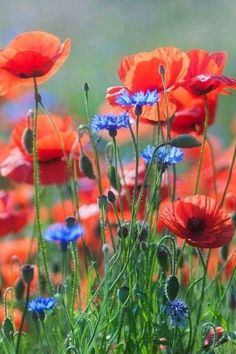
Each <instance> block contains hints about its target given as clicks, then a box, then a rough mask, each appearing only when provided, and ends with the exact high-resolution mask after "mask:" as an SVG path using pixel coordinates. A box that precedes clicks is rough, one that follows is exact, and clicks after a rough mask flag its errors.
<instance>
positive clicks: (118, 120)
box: [90, 112, 130, 133]
mask: <svg viewBox="0 0 236 354" xmlns="http://www.w3.org/2000/svg"><path fill="white" fill-rule="evenodd" d="M129 125H130V116H129V114H128V113H127V112H124V113H121V114H112V113H111V114H105V115H102V114H95V116H94V117H93V119H92V121H91V124H90V126H91V129H92V131H93V132H95V133H96V132H98V131H99V130H104V129H105V130H108V131H109V132H116V131H117V130H118V129H120V128H128V127H129Z"/></svg>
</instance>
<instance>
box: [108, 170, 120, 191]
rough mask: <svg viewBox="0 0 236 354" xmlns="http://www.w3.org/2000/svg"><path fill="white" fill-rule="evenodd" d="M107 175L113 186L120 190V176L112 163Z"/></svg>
mask: <svg viewBox="0 0 236 354" xmlns="http://www.w3.org/2000/svg"><path fill="white" fill-rule="evenodd" d="M107 176H108V179H109V181H110V184H111V186H112V187H113V188H114V189H115V190H117V191H119V190H120V181H119V179H118V176H117V175H116V170H115V167H114V166H112V165H110V166H109V167H108V170H107Z"/></svg>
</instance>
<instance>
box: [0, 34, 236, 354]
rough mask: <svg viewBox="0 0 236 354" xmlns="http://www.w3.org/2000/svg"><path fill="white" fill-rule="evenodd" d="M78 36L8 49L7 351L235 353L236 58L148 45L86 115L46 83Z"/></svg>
mask: <svg viewBox="0 0 236 354" xmlns="http://www.w3.org/2000/svg"><path fill="white" fill-rule="evenodd" d="M0 36H1V35H0ZM73 45H75V43H74V42H73V43H72V42H71V40H70V39H69V38H67V39H65V38H61V36H58V35H57V34H56V33H51V32H48V31H45V30H43V29H40V30H39V29H37V30H35V29H33V30H32V31H24V32H19V33H17V34H15V35H13V36H12V38H11V39H10V41H9V42H8V43H7V44H6V45H5V47H2V48H1V50H0V123H1V125H0V147H1V149H0V325H1V331H0V354H8V353H10V354H31V353H34V354H37V353H38V354H41V353H43V354H73V353H75V354H105V353H115V354H120V353H127V354H154V353H163V354H164V353H166V354H207V353H208V354H210V353H211V354H213V353H216V354H217V353H218V354H220V353H225V354H234V353H236V319H235V313H236V278H235V267H236V253H235V228H236V168H235V166H236V163H235V159H236V120H235V118H234V117H230V118H229V119H227V120H224V112H222V109H221V111H220V112H221V115H222V117H221V116H220V115H219V114H218V112H219V110H218V106H219V105H220V102H219V100H220V97H221V96H222V95H223V96H225V97H224V102H226V104H228V105H230V104H231V105H233V106H234V110H236V103H235V102H236V101H235V90H236V77H234V75H232V74H230V72H229V73H228V72H227V73H226V70H225V66H226V63H227V60H228V59H229V58H228V54H227V53H226V51H224V50H222V51H221V50H219V49H220V48H215V50H212V51H209V50H206V49H201V48H199V47H195V46H194V43H193V45H192V47H190V48H189V49H187V50H183V49H181V48H178V47H177V46H170V45H166V46H157V47H154V48H153V49H151V50H149V49H147V48H146V47H145V43H143V48H142V50H141V51H137V52H133V53H130V52H129V53H127V55H124V56H122V57H121V58H120V60H119V63H118V66H117V69H116V73H115V75H117V79H116V82H114V84H113V85H112V86H110V87H107V89H106V91H105V92H104V93H103V100H102V101H101V102H100V103H99V105H98V107H97V109H96V113H94V112H93V111H94V103H93V95H94V93H93V87H94V85H93V82H86V81H85V82H83V84H82V85H80V87H78V88H77V90H78V91H79V93H78V95H81V97H82V98H83V103H82V104H81V107H80V111H81V112H83V117H81V118H79V119H78V118H74V117H73V114H70V112H69V109H68V107H66V102H61V101H60V100H59V101H58V102H57V101H56V100H55V98H54V97H53V92H49V91H45V88H44V86H45V85H46V84H47V82H48V81H49V82H51V81H53V80H55V78H56V76H57V75H58V74H59V73H60V72H61V71H63V70H64V68H65V67H66V66H67V65H68V60H69V57H70V55H71V52H72V50H73ZM234 62H235V63H236V57H235V58H234ZM69 69H70V68H69ZM71 70H74V66H72V67H71ZM72 75H73V74H72ZM63 85H64V86H65V87H66V85H67V82H66V80H65V81H64V82H63V84H62V85H61V87H57V89H58V90H60V89H62V91H63V92H65V90H66V89H65V87H63ZM101 85H102V82H101ZM81 86H82V87H81ZM227 102H228V103H227ZM230 102H231V103H230ZM232 102H233V103H232ZM91 107H92V108H91ZM226 121H227V123H226ZM219 122H221V124H223V125H224V127H223V125H222V134H221V131H220V129H219V127H220V125H218V129H216V130H215V131H216V133H218V134H215V131H214V127H215V126H217V124H219ZM224 130H225V131H226V132H227V144H225V138H224V135H225V134H224ZM221 135H222V136H221Z"/></svg>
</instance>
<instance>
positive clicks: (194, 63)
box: [180, 49, 236, 96]
mask: <svg viewBox="0 0 236 354" xmlns="http://www.w3.org/2000/svg"><path fill="white" fill-rule="evenodd" d="M187 54H188V57H189V59H190V62H189V67H188V72H187V74H186V76H185V78H184V80H182V82H181V83H180V85H181V86H182V87H184V88H186V89H187V90H189V91H190V92H191V93H192V94H193V95H196V96H198V95H206V94H208V93H209V92H211V91H215V90H216V91H217V93H225V94H227V91H226V90H227V89H229V88H234V89H235V88H236V80H235V79H233V78H231V77H227V76H224V75H222V72H223V69H224V65H225V61H226V59H227V54H226V53H224V52H214V53H208V52H207V51H205V50H202V49H193V50H191V51H189V52H188V53H187Z"/></svg>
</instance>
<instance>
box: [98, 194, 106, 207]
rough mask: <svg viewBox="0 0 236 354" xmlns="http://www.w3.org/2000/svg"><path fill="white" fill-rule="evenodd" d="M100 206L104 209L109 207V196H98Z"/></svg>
mask: <svg viewBox="0 0 236 354" xmlns="http://www.w3.org/2000/svg"><path fill="white" fill-rule="evenodd" d="M98 206H99V208H100V209H101V210H102V209H103V208H105V209H106V208H107V207H108V201H107V196H106V195H99V197H98Z"/></svg>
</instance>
